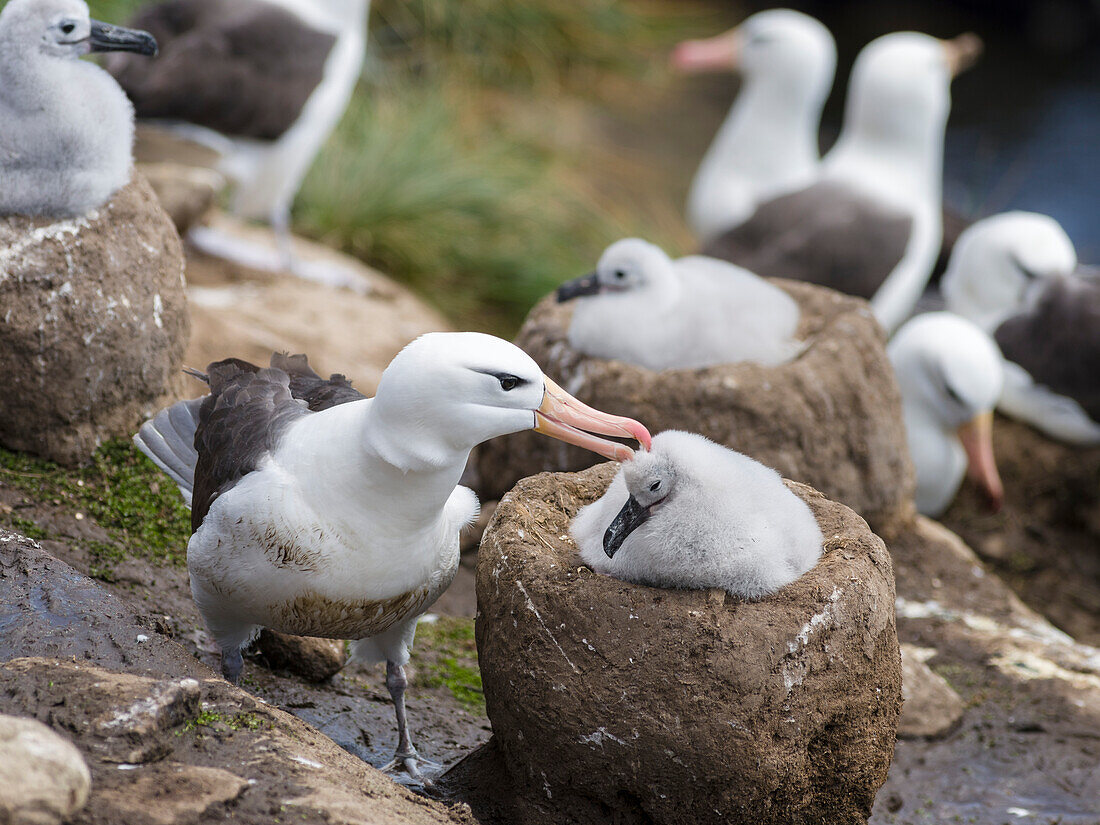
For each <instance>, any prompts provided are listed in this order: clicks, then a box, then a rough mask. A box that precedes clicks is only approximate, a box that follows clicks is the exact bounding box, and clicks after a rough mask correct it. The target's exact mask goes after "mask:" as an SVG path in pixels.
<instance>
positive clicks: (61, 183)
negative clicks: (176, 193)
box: [0, 0, 157, 216]
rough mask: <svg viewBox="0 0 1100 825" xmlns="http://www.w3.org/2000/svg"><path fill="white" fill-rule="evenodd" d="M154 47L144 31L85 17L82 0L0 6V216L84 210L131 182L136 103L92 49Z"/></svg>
mask: <svg viewBox="0 0 1100 825" xmlns="http://www.w3.org/2000/svg"><path fill="white" fill-rule="evenodd" d="M106 51H132V52H138V53H139V54H142V55H153V54H156V51H157V44H156V41H155V40H154V39H153V38H152V36H150V35H149V34H148V33H147V32H142V31H135V30H132V29H124V28H121V27H119V26H111V25H108V24H107V23H101V22H99V21H98V20H92V19H90V18H89V16H88V6H87V4H86V3H84V0H11V2H10V3H8V4H7V5H6V6H5V7H4V8H3V10H2V11H0V215H55V216H62V215H81V214H84V213H85V212H87V211H88V210H90V209H95V208H96V207H99V206H102V205H103V204H104V203H106V202H107V200H108V199H109V198H110V197H111V195H113V194H114V193H115V192H116V191H117V190H118V189H121V188H122V187H123V186H125V185H126V184H127V183H128V182H129V181H130V174H131V171H132V168H133V164H134V160H133V149H134V147H133V144H134V110H133V107H132V106H131V105H130V102H129V101H128V100H127V99H126V95H125V94H123V93H122V89H120V88H119V86H118V84H117V83H116V82H115V81H114V80H113V79H112V78H111V76H110V75H108V74H107V73H106V72H104V71H103V70H102V69H101V68H99V67H98V66H96V65H95V64H93V63H88V62H86V61H83V60H80V59H79V58H80V57H82V56H83V55H86V54H88V53H89V52H106Z"/></svg>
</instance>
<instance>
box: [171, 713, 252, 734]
mask: <svg viewBox="0 0 1100 825" xmlns="http://www.w3.org/2000/svg"><path fill="white" fill-rule="evenodd" d="M266 726H268V724H267V723H266V722H264V720H263V719H261V718H260V717H259V716H257V715H256V714H255V713H251V712H245V713H235V714H233V715H232V716H231V715H229V714H226V713H217V712H216V711H212V710H204V711H203V712H202V713H200V714H199V715H198V716H196V717H195V718H194V719H188V720H187V721H186V722H184V723H183V726H182V728H181V729H180V730H178V731H176V735H177V736H180V735H182V734H183V733H190V732H192V731H197V730H198V729H199V728H209V729H210V730H212V731H214V732H217V733H225V732H226V731H239V730H260V729H261V728H263V727H266Z"/></svg>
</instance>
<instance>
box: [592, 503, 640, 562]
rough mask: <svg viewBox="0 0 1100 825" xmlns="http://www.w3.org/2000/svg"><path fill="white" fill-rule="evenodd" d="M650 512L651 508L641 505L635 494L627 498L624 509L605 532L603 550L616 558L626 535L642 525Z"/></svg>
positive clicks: (610, 557)
mask: <svg viewBox="0 0 1100 825" xmlns="http://www.w3.org/2000/svg"><path fill="white" fill-rule="evenodd" d="M649 514H650V508H648V507H643V506H642V505H640V504H639V503H638V499H636V498H634V496H631V497H630V498H628V499H627V500H626V504H624V505H623V509H621V510H620V511H619V514H618V515H617V516H615V520H614V521H612V522H611V524H610V525H609V526H608V528H607V531H606V532H605V533H604V534H603V551H604V552H605V553H607V557H608V558H609V559H613V558H615V554H616V553H617V552H619V548H620V547H622V545H623V542H624V541H626V537H627V536H629V535H630V534H631V533H633V532H634V531H635V530H637V529H638V528H639V527H641V526H642V525H643V524H644V523H645V521H646V519H648V518H649Z"/></svg>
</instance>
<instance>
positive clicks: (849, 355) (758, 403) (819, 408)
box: [478, 281, 914, 525]
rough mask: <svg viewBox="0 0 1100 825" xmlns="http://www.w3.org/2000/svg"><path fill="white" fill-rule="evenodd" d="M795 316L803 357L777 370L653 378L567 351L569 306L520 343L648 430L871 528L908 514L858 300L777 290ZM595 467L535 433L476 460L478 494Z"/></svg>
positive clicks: (906, 465) (599, 403)
mask: <svg viewBox="0 0 1100 825" xmlns="http://www.w3.org/2000/svg"><path fill="white" fill-rule="evenodd" d="M776 283H777V284H778V285H780V286H782V287H783V288H784V289H785V290H787V291H788V292H789V293H790V294H791V295H792V296H794V298H795V299H796V300H797V301H798V302H799V304H800V305H801V307H802V323H801V326H800V329H799V337H800V338H801V339H802V340H804V341H806V342H807V345H808V346H807V348H806V350H805V351H804V352H803V353H802V354H801V355H800V356H799V357H798V358H796V359H795V360H794V361H792V362H790V363H788V364H784V365H781V366H779V367H771V368H769V367H763V366H760V365H756V364H730V365H724V366H718V367H711V368H708V369H702V370H666V371H664V372H660V373H656V372H651V371H649V370H646V369H642V368H640V367H636V366H633V365H630V364H624V363H622V362H619V361H607V360H603V359H600V358H589V357H587V356H585V355H583V354H581V353H579V352H577V351H576V350H574V349H573V348H572V347H571V346H570V345H569V342H568V338H567V331H568V328H569V323H570V319H571V317H572V308H571V307H570V306H569V305H568V304H556V303H554V299H553V297H552V296H551V297H548V298H544V299H543V300H542V301H541V302H540V303H539V304H538V305H536V306H535V308H534V309H533V310H532V311H531V314H530V315H529V316H528V317H527V320H526V322H525V323H524V325H523V328H522V329H521V330H520V332H519V335H518V336H517V337H516V343H517V344H518V345H519V346H520V347H521V348H522V349H523V350H525V351H526V352H527V353H529V354H530V355H531V356H532V357H533V358H534V359H535V361H537V362H538V363H539V364H540V365H541V366H542V367H543V369H544V370H545V371H546V373H547V375H549V376H550V377H551V378H553V379H554V380H555V381H558V382H559V383H560V384H561V385H562V386H563V387H565V389H567V390H568V391H569V392H571V393H573V394H574V395H576V396H577V397H578V398H580V399H581V400H583V401H585V402H586V403H588V404H591V405H593V406H595V407H596V408H597V409H602V410H606V411H607V412H611V413H617V414H620V415H628V416H630V417H632V418H636V419H638V420H639V421H641V422H642V423H644V424H645V425H646V426H647V427H648V428H649V429H650V431H651V432H653V433H657V432H660V431H662V430H669V429H684V430H690V431H693V432H699V433H702V434H703V435H705V436H707V437H708V438H710V439H712V440H714V441H717V442H718V443H720V444H725V445H726V446H729V447H732V448H733V449H735V450H738V451H740V452H744V453H746V454H748V455H750V456H752V457H753V458H755V459H757V460H758V461H760V462H762V463H764V464H766V465H767V466H769V467H773V468H775V469H776V470H778V471H779V472H780V473H781V474H782V475H784V476H786V477H788V478H793V479H797V480H799V481H802V482H805V483H807V484H809V485H811V486H813V487H815V488H817V489H819V490H821V491H822V492H823V493H825V495H827V496H829V497H830V498H832V499H834V500H836V501H840V502H843V503H844V504H847V505H848V506H849V507H851V508H852V509H854V510H855V511H856V512H858V513H860V514H861V515H862V516H864V517H865V518H866V519H867V520H868V521H870V522H871V524H872V525H878V524H880V523H884V522H886V521H888V520H890V519H892V518H895V517H897V516H898V514H899V513H908V511H909V508H910V507H911V499H912V497H913V491H914V477H913V470H912V466H911V464H910V461H909V455H908V451H907V447H906V440H905V431H904V424H903V421H902V414H901V400H900V396H899V394H898V389H897V385H896V382H895V380H894V376H893V371H892V369H891V367H890V364H889V361H888V360H887V358H886V353H885V350H884V346H883V345H884V336H883V333H882V330H881V328H880V327H879V326H878V324H877V323H876V322H875V320H874V318H873V317H872V316H871V313H870V311H869V309H868V306H867V304H866V302H864V301H861V300H859V299H858V298H851V297H848V296H844V295H840V294H839V293H836V292H832V291H831V290H827V289H822V288H820V287H816V286H812V285H809V284H801V283H794V282H786V281H777V282H776ZM594 460H596V457H595V456H593V455H592V454H591V453H588V452H585V451H584V450H581V449H579V448H576V447H570V446H568V445H565V444H563V443H561V442H558V441H553V440H551V439H547V438H545V437H543V436H539V435H537V434H533V433H518V434H516V435H512V436H508V437H506V438H499V439H494V440H493V441H491V442H489V443H487V444H485V445H483V446H482V447H481V448H479V451H478V471H479V476H480V482H481V483H480V489H479V493H480V494H481V496H482V497H483V498H499V497H500V496H501V495H503V493H504V492H506V491H507V490H508V489H509V488H510V487H511V486H512V485H513V484H515V482H516V481H517V480H518V479H520V478H523V477H524V476H529V475H533V474H535V473H537V472H541V471H544V470H555V471H562V470H578V469H581V468H583V467H588V466H590V465H591V464H592V463H593V461H594Z"/></svg>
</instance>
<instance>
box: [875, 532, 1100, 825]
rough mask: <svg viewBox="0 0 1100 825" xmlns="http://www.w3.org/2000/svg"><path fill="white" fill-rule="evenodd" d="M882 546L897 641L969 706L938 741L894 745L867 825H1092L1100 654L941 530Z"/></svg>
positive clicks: (1098, 775)
mask: <svg viewBox="0 0 1100 825" xmlns="http://www.w3.org/2000/svg"><path fill="white" fill-rule="evenodd" d="M883 538H884V539H885V540H886V542H887V544H888V545H889V547H890V551H891V554H892V556H893V558H894V570H895V573H896V576H897V593H898V599H897V612H898V635H899V637H900V638H901V639H902V641H903V642H906V643H909V644H912V645H915V646H917V647H919V648H921V649H923V650H924V653H923V654H922V657H923V656H927V659H926V662H925V664H926V665H927V666H928V667H930V668H931V670H932V671H934V672H935V673H936V674H938V675H939V676H941V677H943V678H944V679H945V680H946V681H947V682H948V683H949V685H950V687H951V689H952V690H954V691H955V692H956V693H957V694H958V695H959V696H960V698H961V699H962V701H963V705H964V710H963V713H962V717H961V719H960V720H959V722H958V723H957V724H956V725H955V726H954V728H952V730H951V731H950V732H949V733H948V734H947V735H945V736H942V737H941V738H938V739H934V740H929V739H925V738H916V739H903V740H899V741H898V743H897V747H896V749H895V752H894V763H893V765H892V766H891V768H890V774H889V777H888V778H887V781H886V784H885V785H884V786H883V788H882V790H881V791H880V793H879V796H878V799H877V800H876V803H875V808H874V812H873V815H872V817H871V822H872V823H873V824H874V825H919V824H921V823H928V822H956V821H957V822H967V823H973V825H1004V823H1006V822H1017V821H1019V822H1035V823H1043V825H1054V823H1060V824H1061V825H1095V822H1096V798H1097V797H1096V789H1097V788H1100V761H1098V760H1097V759H1096V742H1097V741H1100V650H1097V649H1096V648H1094V647H1091V646H1089V645H1084V644H1081V643H1079V642H1076V641H1075V640H1074V639H1072V638H1071V637H1069V636H1067V635H1066V634H1064V633H1062V632H1061V631H1059V630H1057V629H1056V628H1054V627H1053V626H1052V625H1051V624H1050V623H1049V622H1048V621H1046V620H1045V619H1044V618H1042V617H1041V616H1039V615H1038V614H1036V613H1035V612H1034V611H1032V610H1030V609H1029V608H1028V607H1026V606H1025V605H1024V604H1023V603H1022V602H1021V601H1020V600H1019V598H1017V597H1016V595H1015V594H1014V593H1013V592H1012V591H1011V590H1010V589H1009V588H1008V587H1007V586H1006V585H1005V584H1004V583H1003V582H1002V581H1001V580H1000V579H999V578H998V577H997V576H995V575H994V574H993V573H992V572H990V571H989V570H987V569H986V568H985V567H984V566H983V565H982V563H981V561H980V560H979V559H978V557H977V556H976V555H975V554H974V552H973V551H972V550H970V548H968V547H967V546H966V545H965V544H964V543H963V542H962V541H960V540H959V538H958V537H957V536H955V535H954V534H952V533H951V532H950V531H949V530H947V529H945V528H944V527H942V526H941V525H939V524H937V523H936V522H933V521H930V520H928V519H925V518H919V517H918V518H917V519H915V520H913V521H911V522H910V523H908V524H898V525H895V527H894V528H893V529H892V530H891V531H888V532H887V534H886V535H884V536H883ZM929 651H934V654H933V655H928V652H929Z"/></svg>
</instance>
